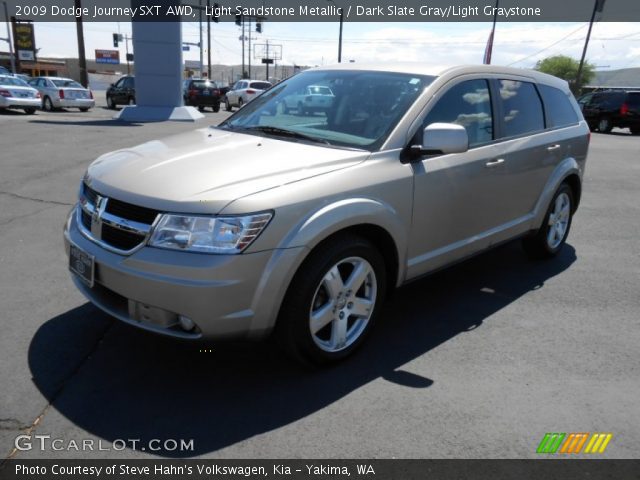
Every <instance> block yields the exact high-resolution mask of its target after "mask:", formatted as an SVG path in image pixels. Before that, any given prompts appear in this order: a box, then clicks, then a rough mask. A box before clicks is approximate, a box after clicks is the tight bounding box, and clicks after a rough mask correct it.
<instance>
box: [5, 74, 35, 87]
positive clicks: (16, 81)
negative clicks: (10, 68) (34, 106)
mask: <svg viewBox="0 0 640 480" xmlns="http://www.w3.org/2000/svg"><path fill="white" fill-rule="evenodd" d="M0 85H12V86H16V87H28V86H29V85H28V84H27V83H26V82H25V81H24V80H22V79H20V78H17V77H8V76H6V77H0Z"/></svg>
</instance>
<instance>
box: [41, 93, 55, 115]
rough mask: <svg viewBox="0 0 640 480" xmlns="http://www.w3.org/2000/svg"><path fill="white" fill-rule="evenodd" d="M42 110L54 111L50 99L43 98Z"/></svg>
mask: <svg viewBox="0 0 640 480" xmlns="http://www.w3.org/2000/svg"><path fill="white" fill-rule="evenodd" d="M42 109H43V110H44V111H45V112H53V110H54V108H53V102H52V101H51V99H50V98H49V97H44V98H43V99H42Z"/></svg>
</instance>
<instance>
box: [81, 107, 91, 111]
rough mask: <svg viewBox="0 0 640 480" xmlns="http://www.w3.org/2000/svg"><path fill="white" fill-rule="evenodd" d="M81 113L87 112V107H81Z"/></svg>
mask: <svg viewBox="0 0 640 480" xmlns="http://www.w3.org/2000/svg"><path fill="white" fill-rule="evenodd" d="M79 110H80V111H81V112H88V111H89V109H88V108H87V107H82V108H80V109H79Z"/></svg>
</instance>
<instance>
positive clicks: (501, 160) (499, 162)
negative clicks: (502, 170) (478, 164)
mask: <svg viewBox="0 0 640 480" xmlns="http://www.w3.org/2000/svg"><path fill="white" fill-rule="evenodd" d="M503 163H504V158H497V159H496V160H491V161H490V162H487V163H485V164H484V166H485V167H487V168H494V167H497V166H498V165H502V164H503Z"/></svg>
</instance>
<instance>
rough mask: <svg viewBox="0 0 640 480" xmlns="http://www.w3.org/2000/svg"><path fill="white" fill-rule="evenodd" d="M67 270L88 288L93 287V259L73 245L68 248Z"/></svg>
mask: <svg viewBox="0 0 640 480" xmlns="http://www.w3.org/2000/svg"><path fill="white" fill-rule="evenodd" d="M69 270H71V271H72V272H73V273H75V274H76V275H77V276H78V278H80V280H82V281H83V282H84V283H86V284H87V285H89V287H93V278H94V270H95V262H94V257H93V255H89V254H88V253H87V252H84V251H83V250H80V249H79V248H78V247H76V246H75V245H73V244H71V245H70V248H69Z"/></svg>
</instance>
